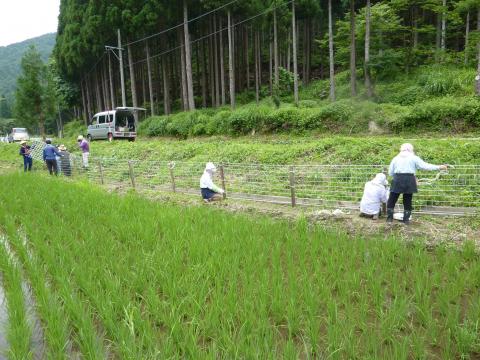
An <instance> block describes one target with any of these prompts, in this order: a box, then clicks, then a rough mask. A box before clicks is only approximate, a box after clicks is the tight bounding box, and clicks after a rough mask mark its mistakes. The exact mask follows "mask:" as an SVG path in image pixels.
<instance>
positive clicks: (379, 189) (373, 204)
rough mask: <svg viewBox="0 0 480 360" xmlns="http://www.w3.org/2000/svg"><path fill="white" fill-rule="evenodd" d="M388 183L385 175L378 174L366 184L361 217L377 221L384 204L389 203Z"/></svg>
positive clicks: (361, 205)
mask: <svg viewBox="0 0 480 360" xmlns="http://www.w3.org/2000/svg"><path fill="white" fill-rule="evenodd" d="M387 186H388V181H387V176H386V175H385V174H382V173H380V174H377V175H376V176H375V178H374V179H373V180H371V181H368V182H367V183H366V184H365V188H364V190H363V197H362V201H361V202H360V216H362V217H366V218H370V219H374V220H377V219H378V217H379V215H380V212H381V207H382V204H385V203H386V202H387V198H388V187H387Z"/></svg>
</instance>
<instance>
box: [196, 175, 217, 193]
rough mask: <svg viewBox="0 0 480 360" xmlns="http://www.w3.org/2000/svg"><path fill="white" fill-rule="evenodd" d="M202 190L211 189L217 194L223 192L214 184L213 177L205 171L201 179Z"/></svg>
mask: <svg viewBox="0 0 480 360" xmlns="http://www.w3.org/2000/svg"><path fill="white" fill-rule="evenodd" d="M200 189H210V190H212V191H215V192H221V190H222V189H220V188H219V187H218V186H217V185H215V184H214V183H213V180H212V176H211V175H210V173H209V172H208V171H204V172H203V175H202V177H201V178H200Z"/></svg>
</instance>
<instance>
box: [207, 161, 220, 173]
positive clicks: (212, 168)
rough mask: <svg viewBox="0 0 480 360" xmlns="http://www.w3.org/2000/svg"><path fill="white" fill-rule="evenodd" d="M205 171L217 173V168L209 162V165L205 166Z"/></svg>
mask: <svg viewBox="0 0 480 360" xmlns="http://www.w3.org/2000/svg"><path fill="white" fill-rule="evenodd" d="M205 170H211V171H216V170H217V167H216V166H215V164H214V163H212V162H208V163H207V165H205Z"/></svg>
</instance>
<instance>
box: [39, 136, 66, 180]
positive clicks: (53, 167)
mask: <svg viewBox="0 0 480 360" xmlns="http://www.w3.org/2000/svg"><path fill="white" fill-rule="evenodd" d="M45 144H46V146H45V148H44V149H43V161H45V164H46V165H47V169H48V172H49V173H50V175H53V173H54V172H55V175H58V166H57V156H60V157H61V156H62V154H60V152H59V151H58V150H57V148H56V147H55V146H53V145H52V140H50V139H47V140H45Z"/></svg>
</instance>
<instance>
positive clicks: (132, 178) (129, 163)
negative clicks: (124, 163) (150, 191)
mask: <svg viewBox="0 0 480 360" xmlns="http://www.w3.org/2000/svg"><path fill="white" fill-rule="evenodd" d="M128 169H129V170H130V180H132V187H133V188H134V189H135V174H134V173H133V164H132V161H131V160H128Z"/></svg>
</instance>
